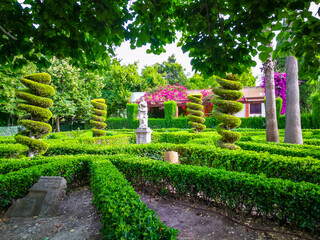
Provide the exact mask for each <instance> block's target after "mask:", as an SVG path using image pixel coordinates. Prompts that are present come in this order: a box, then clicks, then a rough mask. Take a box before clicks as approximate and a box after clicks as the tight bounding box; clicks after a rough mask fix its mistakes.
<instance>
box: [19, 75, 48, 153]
mask: <svg viewBox="0 0 320 240" xmlns="http://www.w3.org/2000/svg"><path fill="white" fill-rule="evenodd" d="M20 81H21V83H22V84H23V85H25V86H26V87H27V88H28V89H25V90H22V91H16V95H17V97H18V98H20V99H22V100H24V101H25V102H23V103H20V104H19V105H18V108H19V109H20V110H22V111H25V112H27V113H28V114H29V115H27V116H25V117H24V118H22V119H20V120H19V121H18V123H19V124H21V125H23V126H24V127H25V128H27V130H24V131H20V132H19V133H18V134H17V135H16V136H15V139H16V141H17V142H18V143H21V144H23V145H26V146H28V148H29V152H28V156H29V157H33V156H35V155H38V154H43V153H45V152H46V151H47V149H48V144H47V143H45V142H44V141H42V140H41V139H40V138H41V137H42V136H45V135H47V134H48V133H50V132H51V131H52V128H51V126H50V125H49V124H47V123H46V122H47V121H48V120H49V119H50V118H51V117H52V113H51V112H50V111H49V110H47V108H50V107H51V106H52V105H53V102H52V100H51V99H49V98H48V97H50V96H52V95H53V94H54V88H53V87H51V86H50V85H49V83H50V82H51V77H50V75H49V74H47V73H36V74H31V75H28V76H25V77H24V78H22V79H21V80H20Z"/></svg>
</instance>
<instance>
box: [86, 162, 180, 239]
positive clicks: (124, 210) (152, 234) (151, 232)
mask: <svg viewBox="0 0 320 240" xmlns="http://www.w3.org/2000/svg"><path fill="white" fill-rule="evenodd" d="M128 157H129V156H126V158H128ZM115 161H116V160H115ZM90 165H91V167H90V168H91V172H92V177H91V190H92V192H93V199H92V202H93V204H95V205H96V206H97V209H98V210H99V212H100V213H101V215H102V230H101V231H102V233H103V236H104V239H122V238H125V239H174V238H175V236H176V235H177V233H178V231H177V230H175V229H174V228H170V227H167V226H166V225H164V224H163V223H162V222H161V221H160V219H159V216H158V215H157V214H156V213H155V212H154V211H153V210H150V209H148V207H147V205H146V204H145V203H144V202H142V201H141V200H140V197H139V195H137V193H136V192H135V190H134V188H133V187H132V186H131V185H130V183H129V182H128V181H127V180H125V179H124V177H123V175H122V174H121V172H120V171H119V170H118V169H117V168H116V167H115V166H113V164H112V163H111V162H110V161H108V160H104V161H101V160H100V161H92V163H91V164H90ZM115 226H117V227H115Z"/></svg>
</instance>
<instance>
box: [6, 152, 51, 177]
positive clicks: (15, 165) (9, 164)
mask: <svg viewBox="0 0 320 240" xmlns="http://www.w3.org/2000/svg"><path fill="white" fill-rule="evenodd" d="M56 158H57V157H54V158H47V157H43V156H36V157H34V158H28V157H25V158H21V159H16V158H9V159H0V174H7V173H9V172H14V171H18V170H21V169H23V168H28V167H31V166H35V165H41V164H44V163H48V162H51V161H54V159H56Z"/></svg>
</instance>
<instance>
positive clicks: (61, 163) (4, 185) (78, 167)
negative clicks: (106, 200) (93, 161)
mask: <svg viewBox="0 0 320 240" xmlns="http://www.w3.org/2000/svg"><path fill="white" fill-rule="evenodd" d="M86 163H87V162H86V161H85V159H82V158H81V156H62V157H55V158H54V162H51V163H47V164H42V165H36V166H31V167H29V168H25V169H22V170H20V171H15V172H10V173H7V174H5V175H0V208H3V207H5V206H7V205H8V204H10V202H11V201H12V199H16V198H19V197H24V196H25V195H26V194H27V193H28V191H29V189H30V188H31V187H32V185H33V184H35V183H36V182H37V181H38V180H39V178H40V177H41V176H61V177H64V178H65V179H66V180H67V182H70V181H72V180H74V179H76V178H79V179H83V178H86V177H87V174H88V168H87V164H86Z"/></svg>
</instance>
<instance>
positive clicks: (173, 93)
mask: <svg viewBox="0 0 320 240" xmlns="http://www.w3.org/2000/svg"><path fill="white" fill-rule="evenodd" d="M186 91H187V88H186V87H184V86H179V85H167V86H163V87H158V88H156V89H154V90H151V91H150V92H147V93H146V94H144V95H143V97H144V98H145V101H146V102H147V103H148V104H149V103H151V102H156V103H162V104H163V102H165V101H181V100H182V101H187V100H188V99H187V95H188V94H187V92H186ZM141 98H142V97H141ZM141 98H140V99H139V101H141Z"/></svg>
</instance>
